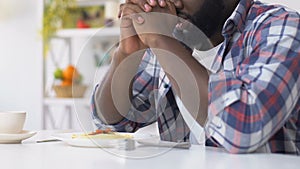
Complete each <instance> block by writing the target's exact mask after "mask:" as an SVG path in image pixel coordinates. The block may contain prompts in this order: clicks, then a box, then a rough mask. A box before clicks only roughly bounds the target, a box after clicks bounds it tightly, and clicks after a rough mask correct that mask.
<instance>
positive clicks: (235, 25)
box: [211, 0, 254, 73]
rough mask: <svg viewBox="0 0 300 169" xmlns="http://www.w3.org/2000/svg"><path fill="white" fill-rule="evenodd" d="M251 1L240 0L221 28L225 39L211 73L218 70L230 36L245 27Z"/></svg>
mask: <svg viewBox="0 0 300 169" xmlns="http://www.w3.org/2000/svg"><path fill="white" fill-rule="evenodd" d="M253 3H254V1H253V0H240V2H239V3H238V5H237V7H236V8H235V10H234V11H233V13H232V14H231V16H230V17H229V18H228V19H227V20H226V22H225V24H224V26H223V30H222V35H223V36H224V38H225V41H224V43H223V45H222V46H221V47H220V49H219V51H218V56H217V57H216V59H215V62H214V63H213V65H212V69H211V71H212V72H213V73H216V72H218V71H219V70H220V67H221V64H222V61H223V56H224V53H225V50H226V48H227V47H228V46H227V45H228V43H229V39H230V37H232V36H233V34H234V33H235V32H236V31H237V30H238V31H239V32H240V33H242V32H243V30H244V29H245V24H246V19H247V15H248V11H249V10H250V8H251V6H252V4H253Z"/></svg>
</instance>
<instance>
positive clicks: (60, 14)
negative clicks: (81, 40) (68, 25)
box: [42, 0, 76, 56]
mask: <svg viewBox="0 0 300 169" xmlns="http://www.w3.org/2000/svg"><path fill="white" fill-rule="evenodd" d="M44 4H45V6H44V16H43V29H42V36H43V43H44V56H46V53H47V52H48V50H49V43H50V39H51V37H52V36H53V35H54V34H55V33H56V31H57V30H59V29H60V28H61V25H62V20H63V18H64V16H65V15H66V11H67V8H68V7H74V6H75V5H76V0H44Z"/></svg>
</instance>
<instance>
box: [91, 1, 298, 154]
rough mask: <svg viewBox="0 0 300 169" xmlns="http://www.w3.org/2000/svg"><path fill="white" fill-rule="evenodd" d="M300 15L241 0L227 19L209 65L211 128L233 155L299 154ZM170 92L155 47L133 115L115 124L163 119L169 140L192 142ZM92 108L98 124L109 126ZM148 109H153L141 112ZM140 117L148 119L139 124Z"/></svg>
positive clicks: (123, 127)
mask: <svg viewBox="0 0 300 169" xmlns="http://www.w3.org/2000/svg"><path fill="white" fill-rule="evenodd" d="M299 18H300V17H299V14H298V13H296V12H293V11H290V10H288V9H287V8H284V7H281V6H274V5H266V4H262V3H260V2H258V1H256V2H254V1H253V0H241V1H240V2H239V4H238V6H237V7H236V9H235V11H234V12H233V13H232V15H231V16H230V18H228V19H227V21H226V22H225V25H224V27H223V32H222V34H223V36H224V38H225V40H224V43H223V44H222V46H221V47H220V49H219V51H218V55H217V56H216V59H215V61H214V63H213V64H212V66H211V68H210V71H211V72H212V73H211V74H210V77H209V86H208V87H209V88H208V90H209V106H208V122H207V123H206V125H205V127H204V128H205V131H206V135H207V137H208V138H211V139H210V140H214V142H215V143H216V144H217V145H218V146H222V147H223V148H225V149H226V150H227V151H229V152H231V153H248V152H253V151H256V152H272V153H289V154H297V155H299V154H300V99H299V95H300V92H299V91H300V78H299V74H300V31H299V28H300V25H299V23H300V22H299V21H300V19H299ZM170 89H171V85H170V84H169V81H168V79H167V78H166V76H165V75H164V72H163V70H162V69H161V68H160V66H159V64H158V62H157V60H156V59H155V57H154V56H153V55H152V53H151V51H150V50H148V51H147V52H146V54H145V56H144V59H143V61H142V63H141V65H140V69H139V73H138V74H137V76H136V79H135V82H134V85H133V90H134V91H133V93H134V96H133V100H132V101H133V103H134V104H133V108H132V110H130V112H129V113H128V117H129V118H124V120H123V121H121V122H120V123H118V124H115V125H112V126H113V127H114V128H115V129H116V130H117V131H127V132H132V131H135V130H137V129H138V128H140V127H143V126H145V125H148V124H150V123H152V122H154V121H155V120H156V119H157V121H158V123H159V131H160V134H161V138H162V139H163V140H171V141H178V140H184V141H188V138H189V137H187V136H188V135H189V129H188V128H187V126H186V124H185V123H184V120H183V119H182V116H181V115H180V113H179V110H178V108H177V106H176V103H175V100H174V96H173V93H172V90H170ZM96 90H97V87H96ZM153 90H154V91H156V93H155V94H154V95H153V96H154V97H149V96H150V95H151V93H152V92H151V91H153ZM152 94H153V93H152ZM93 98H94V97H93ZM149 98H150V99H149ZM151 98H152V99H151ZM162 98H166V99H162ZM165 101H166V102H165ZM162 102H163V104H161V103H162ZM94 103H95V101H94V99H92V105H94ZM92 107H93V113H92V114H93V118H94V122H95V124H96V126H97V127H103V126H104V124H103V123H102V122H101V120H100V119H99V117H98V115H97V112H96V109H95V106H92ZM145 110H152V111H147V115H146V114H143V113H141V112H144V111H145ZM149 112H152V113H149ZM141 118H142V119H143V120H144V121H145V119H146V121H147V120H148V122H146V123H139V122H137V121H139V119H141ZM128 119H131V120H128ZM132 119H134V120H132Z"/></svg>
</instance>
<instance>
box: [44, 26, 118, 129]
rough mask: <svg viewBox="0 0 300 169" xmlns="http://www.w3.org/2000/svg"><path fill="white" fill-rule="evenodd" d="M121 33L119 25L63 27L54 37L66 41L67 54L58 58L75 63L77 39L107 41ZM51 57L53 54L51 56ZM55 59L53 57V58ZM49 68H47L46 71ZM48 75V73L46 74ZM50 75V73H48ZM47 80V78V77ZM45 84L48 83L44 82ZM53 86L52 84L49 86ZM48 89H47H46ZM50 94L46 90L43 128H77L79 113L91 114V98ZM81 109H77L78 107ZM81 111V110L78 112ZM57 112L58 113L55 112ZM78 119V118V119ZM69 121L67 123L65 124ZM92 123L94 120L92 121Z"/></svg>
mask: <svg viewBox="0 0 300 169" xmlns="http://www.w3.org/2000/svg"><path fill="white" fill-rule="evenodd" d="M119 35H120V31H119V27H106V28H87V29H63V30H59V31H58V32H57V33H56V35H55V36H54V37H53V39H56V40H59V41H62V42H64V44H65V45H66V47H63V50H65V51H66V53H68V54H67V56H63V55H62V56H59V57H58V58H56V59H58V60H61V59H66V58H61V57H67V59H68V62H69V63H72V62H73V63H74V60H73V59H74V56H75V55H77V54H78V53H76V52H74V51H73V49H72V48H74V47H73V45H74V43H72V42H73V40H75V39H86V40H88V39H96V40H98V39H99V43H105V42H106V41H109V40H111V39H116V38H118V37H119ZM50 57H51V56H50ZM59 58H61V59H59ZM52 60H53V59H52ZM46 71H47V70H45V72H46ZM44 76H46V75H44ZM48 76H49V74H48ZM45 81H47V80H46V78H45ZM44 84H47V83H46V82H44ZM48 88H51V86H48ZM46 90H47V89H46ZM48 95H49V94H48V93H47V92H45V94H44V96H45V97H44V101H43V109H44V111H43V129H66V128H63V127H68V128H67V129H74V127H75V129H77V128H78V126H77V128H76V126H74V121H76V118H75V117H76V116H77V118H80V117H78V116H80V115H79V114H78V113H80V112H85V114H86V116H89V114H87V113H89V111H90V98H87V97H84V98H56V97H53V96H50V97H49V96H48ZM58 107H60V108H61V109H59V111H62V112H63V113H61V115H59V116H60V117H59V118H58V117H55V116H58V115H57V110H56V108H58ZM78 108H79V109H80V110H76V109H78ZM78 111H80V112H78ZM76 112H77V114H76ZM55 113H56V114H55ZM77 120H78V119H77ZM65 123H67V125H66V124H65ZM90 123H92V122H90Z"/></svg>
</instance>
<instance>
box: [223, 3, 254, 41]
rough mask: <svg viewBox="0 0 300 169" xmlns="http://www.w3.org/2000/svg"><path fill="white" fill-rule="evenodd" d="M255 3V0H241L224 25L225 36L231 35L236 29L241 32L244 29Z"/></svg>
mask: <svg viewBox="0 0 300 169" xmlns="http://www.w3.org/2000/svg"><path fill="white" fill-rule="evenodd" d="M253 3H254V2H253V0H240V2H239V3H238V5H237V7H236V8H235V10H234V11H233V13H232V14H231V16H230V17H229V18H228V19H227V20H226V22H225V24H224V26H223V31H222V34H223V36H224V37H225V38H226V37H228V36H231V35H232V34H233V33H234V32H235V31H236V29H237V30H238V31H239V32H242V31H243V30H244V28H245V22H246V17H247V14H248V11H249V9H250V7H251V5H252V4H253Z"/></svg>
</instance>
